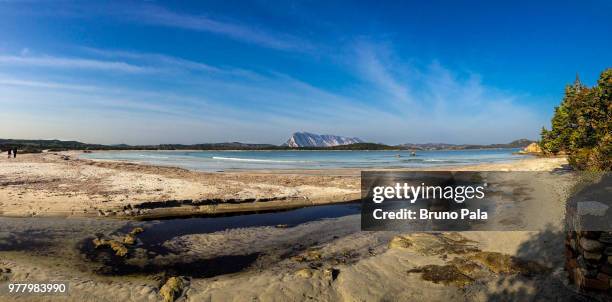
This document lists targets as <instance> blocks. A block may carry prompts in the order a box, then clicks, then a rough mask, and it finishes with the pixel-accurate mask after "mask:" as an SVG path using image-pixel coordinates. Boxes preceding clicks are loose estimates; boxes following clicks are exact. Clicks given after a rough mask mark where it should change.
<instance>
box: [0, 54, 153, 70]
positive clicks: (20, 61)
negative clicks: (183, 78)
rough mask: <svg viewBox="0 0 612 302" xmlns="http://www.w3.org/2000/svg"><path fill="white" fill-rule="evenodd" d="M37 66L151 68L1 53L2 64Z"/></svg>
mask: <svg viewBox="0 0 612 302" xmlns="http://www.w3.org/2000/svg"><path fill="white" fill-rule="evenodd" d="M2 65H4V66H7V65H12V66H36V67H53V68H71V69H93V70H107V71H121V72H129V73H146V72H151V71H153V70H152V69H151V68H148V67H143V66H136V65H132V64H129V63H125V62H117V61H101V60H92V59H83V58H65V57H51V56H11V55H0V66H2Z"/></svg>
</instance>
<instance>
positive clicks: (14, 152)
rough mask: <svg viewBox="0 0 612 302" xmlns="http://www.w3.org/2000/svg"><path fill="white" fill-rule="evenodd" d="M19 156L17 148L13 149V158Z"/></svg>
mask: <svg viewBox="0 0 612 302" xmlns="http://www.w3.org/2000/svg"><path fill="white" fill-rule="evenodd" d="M16 157H17V148H15V149H13V158H16Z"/></svg>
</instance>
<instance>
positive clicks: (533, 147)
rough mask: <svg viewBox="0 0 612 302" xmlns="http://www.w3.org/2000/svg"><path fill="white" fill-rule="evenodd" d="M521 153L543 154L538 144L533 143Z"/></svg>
mask: <svg viewBox="0 0 612 302" xmlns="http://www.w3.org/2000/svg"><path fill="white" fill-rule="evenodd" d="M521 153H532V154H534V153H542V148H541V147H540V145H538V143H531V144H529V145H528V146H527V147H525V148H524V149H523V150H522V151H521Z"/></svg>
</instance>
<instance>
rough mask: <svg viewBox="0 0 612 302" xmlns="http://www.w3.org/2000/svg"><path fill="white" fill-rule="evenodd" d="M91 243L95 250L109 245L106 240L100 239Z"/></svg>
mask: <svg viewBox="0 0 612 302" xmlns="http://www.w3.org/2000/svg"><path fill="white" fill-rule="evenodd" d="M92 243H93V245H94V247H95V248H100V247H105V246H108V245H110V242H109V241H108V240H106V239H102V238H95V239H94V240H92Z"/></svg>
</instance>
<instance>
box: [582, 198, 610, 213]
mask: <svg viewBox="0 0 612 302" xmlns="http://www.w3.org/2000/svg"><path fill="white" fill-rule="evenodd" d="M608 208H609V206H607V205H605V204H603V203H601V202H598V201H581V202H578V203H577V214H578V215H579V216H584V215H593V216H604V215H605V214H606V211H608Z"/></svg>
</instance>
